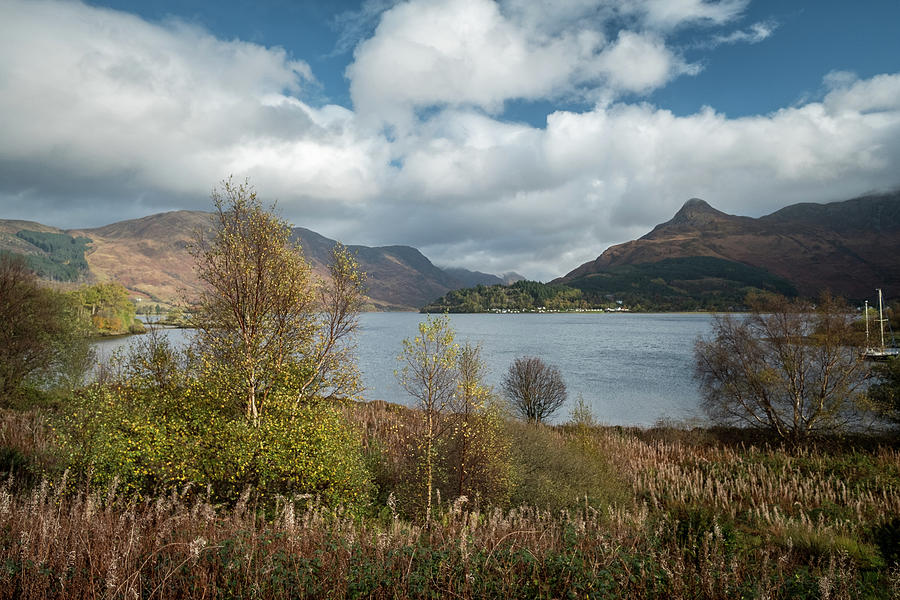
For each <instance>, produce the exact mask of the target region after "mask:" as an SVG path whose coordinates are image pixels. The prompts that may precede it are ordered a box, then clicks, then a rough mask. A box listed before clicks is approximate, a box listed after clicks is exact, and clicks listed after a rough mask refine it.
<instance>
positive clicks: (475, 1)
mask: <svg viewBox="0 0 900 600" xmlns="http://www.w3.org/2000/svg"><path fill="white" fill-rule="evenodd" d="M745 4H746V3H745V2H743V1H741V2H737V1H730V2H718V3H709V2H702V1H700V0H695V1H682V2H676V3H670V2H665V3H660V2H654V1H652V0H644V1H640V2H637V1H620V2H610V1H609V0H566V1H563V2H554V3H544V2H525V1H523V0H507V1H506V2H503V3H501V4H498V3H496V2H494V1H493V0H441V1H438V0H411V1H409V2H406V3H403V4H399V5H396V6H394V7H392V8H391V9H390V10H387V11H385V12H384V13H382V15H381V21H380V23H379V25H378V27H377V28H376V29H375V32H374V34H373V35H372V37H371V38H369V39H367V40H365V41H364V42H362V43H360V44H359V46H357V48H356V50H355V52H354V62H353V63H352V64H351V65H350V66H349V67H348V68H347V71H346V74H347V77H348V78H349V79H350V82H351V83H350V90H351V96H352V98H353V103H354V107H355V108H356V110H357V111H359V113H360V114H361V115H362V116H364V117H366V118H368V119H370V120H373V121H380V122H387V123H391V124H394V125H399V126H400V127H401V129H403V130H404V131H405V130H407V129H408V128H409V127H410V126H411V123H412V122H413V121H414V113H415V111H416V110H417V109H423V108H430V107H438V108H442V107H448V106H449V107H454V108H455V107H467V106H468V107H472V106H474V107H479V108H481V109H483V110H486V111H487V112H489V113H500V112H502V109H503V107H504V103H505V102H506V101H508V100H515V99H524V100H539V99H557V98H560V97H565V96H576V97H586V98H591V99H594V100H597V99H603V100H609V99H613V98H615V97H617V96H620V95H622V94H624V93H638V94H645V93H648V92H651V91H652V90H654V89H656V88H658V87H659V86H661V85H664V84H665V83H667V82H668V81H670V80H672V79H673V78H675V77H677V76H679V75H684V74H695V73H697V72H698V70H699V68H698V67H697V66H696V65H688V64H686V63H685V62H684V61H683V60H682V59H681V58H680V57H679V56H678V54H677V53H676V52H674V51H673V50H672V49H671V48H669V47H667V45H666V40H665V35H664V34H665V33H666V32H668V31H670V30H671V29H673V28H675V27H677V26H679V25H683V24H685V23H689V22H697V21H700V22H706V21H709V22H713V23H723V22H727V21H728V20H729V19H731V18H734V17H735V16H736V15H737V14H739V12H740V10H741V9H742V8H743V6H744V5H745ZM617 20H624V21H625V22H627V23H629V24H630V27H631V28H630V29H625V30H621V31H620V32H619V33H618V35H617V36H616V37H615V38H614V39H613V40H608V39H607V37H606V34H605V31H606V30H607V29H609V28H610V26H611V25H610V24H611V23H613V22H616V21H617Z"/></svg>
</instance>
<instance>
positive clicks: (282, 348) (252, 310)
mask: <svg viewBox="0 0 900 600" xmlns="http://www.w3.org/2000/svg"><path fill="white" fill-rule="evenodd" d="M212 200H213V204H214V206H215V212H214V215H213V225H214V227H213V231H212V232H211V233H209V232H198V235H197V237H196V240H195V243H194V245H193V246H192V255H193V256H194V258H195V260H196V261H197V273H198V276H199V278H200V280H201V281H203V282H204V283H205V284H206V289H205V291H204V292H203V293H202V294H201V296H200V299H199V302H198V304H197V308H196V310H195V311H194V314H193V324H194V326H195V327H196V328H197V330H198V334H197V339H196V342H197V346H198V348H199V349H200V353H201V355H202V357H203V359H204V360H205V361H206V363H207V365H208V366H209V373H210V374H211V375H214V376H215V377H217V378H219V379H220V384H221V385H222V386H223V387H225V388H226V389H232V390H235V391H236V392H237V394H236V398H238V399H239V402H240V405H241V409H242V410H243V411H244V413H245V414H246V417H247V419H248V420H249V421H250V422H252V423H253V424H254V425H258V424H259V419H260V414H261V412H262V410H264V407H265V405H266V403H267V400H268V399H269V397H270V395H271V394H272V393H273V391H278V392H279V393H282V394H292V395H293V398H294V401H293V405H294V408H297V407H298V406H299V403H300V402H302V401H303V400H306V399H308V398H310V397H311V396H314V395H317V394H324V395H326V396H328V397H338V396H347V395H350V394H352V393H355V392H356V391H357V390H358V386H359V382H358V378H357V377H356V376H355V373H356V368H355V364H354V362H353V357H352V335H353V333H354V331H355V329H356V326H357V320H356V319H357V315H358V312H359V308H360V305H361V297H362V288H363V275H362V274H361V273H360V272H359V269H358V265H357V263H356V260H355V259H354V257H353V256H352V255H351V254H350V253H349V252H348V251H347V250H346V249H345V248H344V247H343V246H340V245H338V246H337V247H336V248H335V249H334V250H333V252H332V258H333V260H332V263H331V266H330V275H331V280H330V281H329V282H327V283H324V284H319V285H316V282H314V280H313V277H312V273H311V269H310V266H309V264H308V263H307V262H306V260H305V259H304V258H303V255H302V253H301V249H300V248H299V246H297V245H296V244H294V243H292V242H291V239H290V234H291V231H290V228H289V227H288V225H287V223H286V222H285V221H284V220H282V219H280V218H279V217H277V216H276V215H275V214H274V208H275V207H274V206H272V207H271V208H270V209H268V210H266V209H264V208H263V207H262V204H261V203H260V201H259V199H258V198H257V196H256V192H255V191H254V190H253V189H252V188H251V187H250V186H249V184H248V183H247V182H244V183H241V184H235V183H234V182H232V180H231V179H228V180H226V181H224V182H222V185H221V189H215V190H213V192H212Z"/></svg>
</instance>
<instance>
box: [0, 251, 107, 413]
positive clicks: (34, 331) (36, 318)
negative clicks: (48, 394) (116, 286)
mask: <svg viewBox="0 0 900 600" xmlns="http://www.w3.org/2000/svg"><path fill="white" fill-rule="evenodd" d="M85 337H86V323H85V322H84V321H83V320H82V319H79V316H78V314H77V310H76V307H75V306H74V304H73V302H72V301H71V300H70V299H69V298H67V297H66V296H64V295H63V294H60V293H57V292H54V291H53V290H49V289H46V288H42V287H40V286H39V285H38V281H37V278H36V276H35V275H34V273H32V272H31V271H30V270H29V269H28V267H27V266H26V263H25V260H24V259H23V258H22V257H19V256H13V255H11V254H7V253H0V399H2V401H3V402H8V401H9V400H10V399H12V398H13V397H14V396H15V395H17V394H18V393H20V392H21V391H22V389H23V386H24V385H25V384H28V383H31V384H34V385H42V384H47V383H52V382H54V381H60V382H63V383H71V384H72V385H74V384H76V383H77V382H78V381H80V379H81V376H82V375H83V374H84V372H85V371H86V369H87V368H88V367H89V365H90V357H91V356H92V354H91V348H90V345H89V344H88V343H87V341H86V340H85Z"/></svg>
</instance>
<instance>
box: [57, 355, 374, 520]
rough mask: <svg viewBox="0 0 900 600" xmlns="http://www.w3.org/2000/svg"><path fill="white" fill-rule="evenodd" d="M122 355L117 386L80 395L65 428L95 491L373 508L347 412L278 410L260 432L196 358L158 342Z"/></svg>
mask: <svg viewBox="0 0 900 600" xmlns="http://www.w3.org/2000/svg"><path fill="white" fill-rule="evenodd" d="M145 346H146V347H143V348H141V347H139V348H138V349H137V350H136V351H135V352H133V353H132V354H131V355H130V356H127V357H124V358H120V359H119V361H120V363H121V364H119V365H117V370H118V371H119V373H120V376H119V378H118V379H115V380H113V381H112V382H111V383H108V384H95V385H93V386H91V387H89V388H86V389H83V390H80V391H79V392H77V393H76V394H75V395H74V398H73V400H72V402H71V403H70V404H69V405H68V406H67V407H66V409H65V412H64V416H63V422H62V426H61V427H60V436H61V447H62V448H63V455H64V459H65V462H66V463H67V464H68V466H69V467H71V468H72V469H74V470H75V471H76V473H77V474H78V475H80V476H81V477H88V478H90V479H91V480H92V481H93V482H94V483H95V484H99V485H103V486H105V485H109V484H111V483H112V482H113V481H114V480H117V481H118V485H120V486H121V487H122V489H123V490H125V491H127V492H130V493H136V494H139V495H148V494H153V493H154V492H157V491H159V490H161V489H164V488H166V487H168V486H171V485H173V484H183V483H186V482H193V483H196V484H198V485H202V486H206V485H209V486H211V488H212V492H213V495H214V497H215V498H217V499H219V500H223V501H234V500H236V499H237V498H238V497H239V496H240V495H241V493H242V492H243V491H244V489H245V488H247V487H248V486H249V487H253V488H255V489H256V491H257V492H258V493H259V494H260V495H261V496H262V497H263V498H264V499H267V500H268V499H273V498H274V496H275V495H277V494H295V493H296V494H312V495H314V496H318V497H320V498H321V499H322V500H323V501H325V502H328V503H332V504H337V503H342V504H350V505H360V504H364V503H366V502H367V501H368V497H369V493H370V490H371V482H370V479H371V477H370V475H369V473H368V471H367V469H366V468H365V465H364V462H363V457H362V450H361V445H360V439H359V436H358V434H357V432H356V431H355V430H354V429H353V428H352V427H351V426H349V425H348V424H347V423H346V421H345V420H344V418H343V416H342V413H341V411H340V409H339V406H337V405H335V404H333V403H330V402H329V403H326V402H317V401H309V402H306V403H304V404H303V405H301V406H300V407H299V408H297V409H292V410H277V408H276V407H274V406H273V407H271V410H269V411H268V412H267V414H266V415H265V417H264V418H262V419H260V421H259V423H258V426H257V425H254V424H253V423H251V422H250V421H248V420H247V419H246V418H245V417H244V415H243V414H242V413H241V411H235V410H233V409H234V406H233V404H230V403H227V402H224V401H223V400H222V398H223V397H224V393H225V390H221V389H216V388H214V387H211V386H210V385H208V384H205V383H204V381H203V380H202V379H200V378H197V377H195V376H194V375H192V374H188V375H185V374H184V369H185V368H190V364H189V357H184V356H181V355H179V354H177V353H175V352H174V351H172V349H171V348H170V347H169V346H168V343H167V342H166V341H165V340H164V339H155V340H154V339H152V338H151V339H149V340H148V343H147V344H145Z"/></svg>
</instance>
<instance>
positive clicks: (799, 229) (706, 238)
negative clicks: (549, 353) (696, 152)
mask: <svg viewBox="0 0 900 600" xmlns="http://www.w3.org/2000/svg"><path fill="white" fill-rule="evenodd" d="M898 253H900V191H894V192H889V193H884V194H870V195H866V196H860V197H858V198H853V199H850V200H844V201H840V202H829V203H824V204H819V203H802V204H793V205H789V206H786V207H784V208H782V209H779V210H777V211H775V212H773V213H771V214H768V215H765V216H762V217H758V218H753V217H743V216H737V215H729V214H727V213H724V212H722V211H719V210H717V209H715V208H713V207H712V206H710V205H709V204H708V203H707V202H705V201H703V200H700V199H697V198H692V199H691V200H688V201H687V202H685V204H684V205H683V206H682V207H681V209H680V210H679V211H678V212H677V213H676V214H675V216H673V218H672V219H670V220H668V221H666V222H665V223H661V224H659V225H657V226H656V227H654V228H653V229H652V230H651V231H650V232H649V233H647V234H646V235H644V236H642V237H640V238H638V239H637V240H632V241H629V242H625V243H623V244H617V245H614V246H611V247H609V248H607V249H606V250H605V251H604V252H603V253H602V254H600V255H599V256H598V257H597V258H596V259H594V260H592V261H588V262H586V263H584V264H582V265H580V266H578V267H576V268H575V269H573V270H572V271H570V272H569V273H567V274H566V275H564V276H562V277H559V278H557V279H555V280H553V282H552V283H555V284H565V285H570V284H572V283H573V282H577V281H578V280H580V279H583V278H585V277H588V276H591V275H595V274H598V273H602V272H604V271H608V270H609V269H611V268H613V267H621V266H625V265H641V264H648V263H656V262H659V261H661V260H664V259H671V258H691V257H712V258H718V259H723V260H728V261H733V262H737V263H741V264H745V265H748V266H752V267H756V268H761V269H764V270H765V271H768V272H769V273H771V274H772V275H774V276H777V277H779V278H783V279H785V280H787V281H789V282H791V283H792V284H793V285H795V286H796V288H797V290H798V292H799V293H800V294H801V295H804V296H809V297H814V296H816V295H818V294H819V293H821V292H823V291H826V290H828V291H831V292H833V293H835V294H839V295H842V296H845V297H847V298H851V299H861V298H866V297H868V296H870V295H871V294H872V292H873V290H874V289H875V288H876V287H885V288H888V287H891V288H893V289H895V290H897V291H900V261H898V260H897V259H896V257H897V256H900V254H898Z"/></svg>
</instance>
